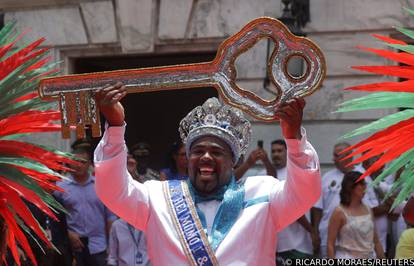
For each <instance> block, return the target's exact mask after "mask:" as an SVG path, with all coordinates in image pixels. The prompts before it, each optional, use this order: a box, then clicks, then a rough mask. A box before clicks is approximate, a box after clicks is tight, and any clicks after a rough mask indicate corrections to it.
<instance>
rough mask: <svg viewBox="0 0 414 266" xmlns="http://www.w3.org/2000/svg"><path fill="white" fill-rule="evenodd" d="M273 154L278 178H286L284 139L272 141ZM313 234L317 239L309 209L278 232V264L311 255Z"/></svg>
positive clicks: (282, 179) (285, 147)
mask: <svg viewBox="0 0 414 266" xmlns="http://www.w3.org/2000/svg"><path fill="white" fill-rule="evenodd" d="M271 156H272V162H273V166H274V167H275V169H276V172H277V174H276V176H277V179H279V180H281V181H284V180H286V178H287V169H286V161H287V146H286V142H285V141H284V140H282V139H278V140H274V141H272V143H271ZM312 236H313V237H314V239H315V240H316V231H315V230H314V229H313V227H312V225H311V223H310V213H309V211H308V212H306V214H305V215H303V216H302V217H300V218H299V219H298V220H297V221H296V222H294V223H292V224H290V225H288V226H287V227H286V228H285V229H283V230H282V231H280V232H278V233H277V238H278V243H277V257H276V259H277V264H278V265H279V264H280V265H284V261H285V260H286V259H294V258H309V257H311V256H312V254H313V248H312Z"/></svg>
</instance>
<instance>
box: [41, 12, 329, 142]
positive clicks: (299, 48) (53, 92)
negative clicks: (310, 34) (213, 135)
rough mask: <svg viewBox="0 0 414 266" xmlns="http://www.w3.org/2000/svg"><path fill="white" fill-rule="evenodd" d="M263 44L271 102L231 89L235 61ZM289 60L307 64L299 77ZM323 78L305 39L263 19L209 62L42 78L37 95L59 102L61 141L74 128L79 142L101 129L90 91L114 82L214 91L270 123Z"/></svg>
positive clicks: (319, 57)
mask: <svg viewBox="0 0 414 266" xmlns="http://www.w3.org/2000/svg"><path fill="white" fill-rule="evenodd" d="M263 38H270V39H272V40H273V41H274V42H275V47H274V50H273V52H272V55H271V57H270V60H269V61H268V62H267V71H268V73H269V76H270V79H271V82H272V83H274V85H275V87H276V90H277V91H276V92H275V93H276V98H275V99H274V100H272V101H266V100H263V99H261V98H260V97H258V96H257V95H255V94H253V93H251V92H249V91H247V90H244V89H242V88H240V87H239V86H238V85H237V84H236V76H237V72H236V67H235V66H234V62H235V61H236V58H237V57H238V56H239V55H240V54H242V53H244V52H245V51H246V50H248V49H249V48H251V47H252V46H253V45H255V44H256V43H257V42H258V41H259V40H261V39H263ZM294 56H299V57H301V58H303V60H305V62H306V70H305V73H304V74H303V75H302V76H300V77H295V76H292V75H291V74H290V73H289V72H288V67H287V65H288V61H289V60H290V58H292V57H294ZM325 74H326V66H325V59H324V56H323V54H322V52H321V51H320V49H319V48H318V46H316V45H315V44H314V43H313V42H312V41H310V40H309V39H306V38H303V37H297V36H294V35H293V34H291V33H290V32H289V30H288V29H287V28H286V26H285V25H283V24H282V23H281V22H279V21H278V20H276V19H272V18H267V17H263V18H258V19H255V20H253V21H251V22H250V23H249V24H247V25H246V26H245V27H244V28H243V29H242V30H241V31H240V32H238V33H237V34H235V35H233V36H232V37H230V38H228V39H226V40H225V41H224V42H223V43H222V44H221V45H220V47H219V49H218V51H217V55H216V57H215V59H214V60H213V61H211V62H206V63H198V64H187V65H176V66H167V67H153V68H142V69H128V70H116V71H107V72H97V73H90V74H80V75H67V76H61V77H54V78H47V79H43V80H41V82H40V86H39V93H40V96H41V97H42V98H44V99H49V100H55V99H59V101H60V108H61V111H62V135H63V137H64V138H69V137H70V126H76V131H77V136H78V137H79V138H80V137H83V136H84V135H85V128H84V127H85V126H86V125H91V128H92V135H93V136H94V137H97V136H100V124H99V111H98V106H97V104H96V101H95V98H94V91H96V90H98V89H101V88H103V87H105V86H108V85H109V84H114V83H116V82H118V81H120V82H122V83H123V84H124V85H125V86H126V87H127V92H128V93H137V92H151V91H161V90H175V89H183V88H200V87H215V88H216V89H217V90H218V92H219V93H220V95H221V97H222V99H223V100H224V101H225V102H227V103H228V104H230V105H233V106H235V107H237V108H239V109H242V110H243V111H246V112H247V113H249V114H250V115H252V116H253V117H255V118H257V119H260V120H265V121H271V120H274V110H275V108H276V107H277V105H279V104H280V103H283V102H285V101H287V100H288V99H291V98H293V97H303V96H306V95H309V94H311V93H312V92H314V91H315V90H316V89H317V88H318V87H319V86H320V85H321V83H322V80H323V79H324V77H325Z"/></svg>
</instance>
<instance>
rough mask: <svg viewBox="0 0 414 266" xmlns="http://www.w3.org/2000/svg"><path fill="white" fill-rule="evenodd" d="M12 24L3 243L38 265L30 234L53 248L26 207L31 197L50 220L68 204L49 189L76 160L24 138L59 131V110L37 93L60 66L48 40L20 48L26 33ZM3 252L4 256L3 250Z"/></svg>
mask: <svg viewBox="0 0 414 266" xmlns="http://www.w3.org/2000/svg"><path fill="white" fill-rule="evenodd" d="M14 24H15V23H9V24H7V25H5V26H4V27H3V29H1V31H0V96H1V97H0V224H1V225H2V230H1V232H2V234H3V237H2V238H1V239H2V242H3V243H0V245H2V246H3V247H4V246H6V245H7V246H8V247H9V249H10V251H11V254H12V256H13V257H14V259H15V261H16V262H17V264H18V265H20V261H19V255H18V251H17V246H19V247H20V248H21V249H22V250H23V251H24V252H25V253H26V254H27V256H28V258H29V259H30V260H31V261H32V262H33V263H34V264H35V265H36V260H35V258H34V255H33V252H32V250H31V248H30V246H29V242H28V240H27V238H26V235H28V236H30V237H34V236H36V238H38V239H40V240H41V242H43V243H44V244H46V245H47V246H49V247H52V244H51V242H50V241H49V240H48V239H47V237H46V234H45V232H44V230H43V229H42V228H41V226H40V225H39V223H38V222H37V220H36V219H35V217H34V216H33V215H32V213H31V212H30V210H29V208H28V207H27V206H26V204H25V202H24V201H23V199H24V200H26V201H28V202H31V203H32V204H34V205H35V206H36V207H38V208H39V209H41V210H42V211H43V212H44V213H45V214H47V215H49V216H50V217H51V218H53V219H56V216H55V214H54V212H56V211H58V210H59V211H63V207H62V206H61V205H60V204H59V203H58V202H57V201H56V200H55V199H54V198H53V197H52V196H51V195H50V194H49V193H48V192H47V191H53V190H59V189H60V188H58V187H57V186H56V185H55V182H56V181H58V180H60V179H61V178H62V176H61V175H60V174H59V173H58V172H57V171H60V170H63V171H68V170H70V169H69V168H67V167H66V166H65V164H66V165H67V164H74V163H76V162H75V161H74V160H73V157H72V156H71V155H70V154H67V153H63V152H59V151H57V150H55V149H52V148H49V147H46V146H41V145H37V144H34V143H30V142H27V141H24V139H22V138H21V136H22V135H27V134H31V133H39V132H55V131H57V132H58V131H60V125H59V124H58V123H57V124H55V123H53V121H54V120H59V119H60V112H59V111H56V110H54V108H53V106H51V105H50V103H47V102H44V101H41V100H40V99H39V97H38V94H37V92H36V88H37V85H38V82H39V79H40V78H42V77H47V76H51V75H54V74H56V73H57V72H59V70H57V69H56V67H55V65H54V64H50V63H49V61H50V57H47V50H48V49H47V48H39V46H40V45H41V44H42V43H43V42H44V39H39V40H37V41H35V42H33V43H30V44H25V45H22V46H21V47H16V46H17V44H18V43H22V42H23V40H22V39H23V37H24V36H23V34H19V33H17V32H16V31H15V30H14ZM2 251H3V252H1V251H0V253H1V259H2V260H4V259H5V254H4V253H5V252H4V248H3V250H2Z"/></svg>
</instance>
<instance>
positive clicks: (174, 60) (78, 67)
mask: <svg viewBox="0 0 414 266" xmlns="http://www.w3.org/2000/svg"><path fill="white" fill-rule="evenodd" d="M214 56H215V53H194V54H188V53H186V54H167V55H144V56H131V55H129V56H109V57H83V58H75V59H73V61H72V63H73V65H72V66H73V73H88V72H96V71H105V70H116V69H127V68H141V67H153V66H164V65H175V64H185V63H197V62H207V61H211V60H213V58H214ZM217 95H218V93H217V91H216V90H215V89H214V88H198V89H186V90H176V91H166V92H165V91H164V92H154V93H141V94H129V95H127V96H126V97H125V98H124V99H123V101H122V104H123V105H124V107H125V109H126V122H127V124H128V125H127V129H126V141H127V145H128V146H131V145H133V144H134V143H136V142H138V141H146V142H148V143H149V144H150V145H151V149H152V152H151V162H152V163H151V166H152V167H153V168H155V169H159V168H160V167H163V166H164V162H165V156H166V153H167V152H168V150H169V148H170V146H171V144H172V143H173V142H174V141H176V140H177V139H178V138H179V134H178V124H179V122H180V120H181V118H183V117H184V116H185V115H186V114H187V113H188V112H189V111H190V110H191V109H192V108H194V107H195V106H197V105H200V104H202V103H203V102H204V101H205V100H206V99H208V98H209V97H214V96H215V97H217ZM102 121H103V118H102Z"/></svg>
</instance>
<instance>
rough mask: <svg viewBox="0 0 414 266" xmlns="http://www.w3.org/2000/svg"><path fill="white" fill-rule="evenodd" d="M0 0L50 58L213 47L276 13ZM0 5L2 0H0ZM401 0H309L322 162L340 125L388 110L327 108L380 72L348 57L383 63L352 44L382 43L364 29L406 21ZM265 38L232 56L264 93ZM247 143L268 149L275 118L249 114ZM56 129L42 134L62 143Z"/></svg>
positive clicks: (314, 114)
mask: <svg viewBox="0 0 414 266" xmlns="http://www.w3.org/2000/svg"><path fill="white" fill-rule="evenodd" d="M27 2H32V1H21V0H19V1H3V5H2V4H1V3H2V1H0V7H2V8H3V9H4V11H5V19H6V21H9V20H13V19H16V20H17V24H18V27H19V28H21V29H24V28H27V27H30V28H31V29H32V31H31V33H30V36H31V37H33V38H38V37H42V36H46V37H47V39H48V45H52V46H53V47H54V49H53V52H54V57H55V58H56V60H58V59H63V60H65V62H66V64H65V69H66V72H68V73H70V71H71V68H70V64H69V63H68V62H69V61H68V60H67V59H69V58H71V57H74V56H88V55H111V54H128V53H140V54H141V53H142V54H146V53H151V54H157V53H160V52H177V51H187V50H191V51H205V50H209V51H213V50H215V49H216V48H217V44H218V43H219V42H221V41H222V40H223V39H224V38H225V37H227V36H229V35H231V34H233V33H235V32H236V31H238V30H239V29H240V28H241V27H242V26H243V25H244V24H246V23H247V22H248V21H250V20H251V19H253V18H256V17H259V16H263V15H266V16H273V17H278V16H280V14H281V9H282V7H281V3H280V0H255V1H253V0H221V1H220V0H114V1H108V0H93V1H92V0H89V1H87V0H84V1H82V0H66V1H63V0H54V1H53V0H42V1H37V4H34V3H27ZM1 5H2V6H1ZM413 5H414V3H413V2H412V1H408V0H407V1H402V0H399V1H397V0H393V1H389V0H365V1H357V0H335V1H332V0H312V1H311V22H310V23H308V24H307V26H306V27H305V28H304V31H305V32H307V33H308V37H309V38H311V39H312V40H314V41H315V42H316V43H318V44H319V46H320V47H321V48H322V50H323V52H324V53H325V56H326V59H327V64H328V76H327V79H326V81H325V82H324V84H323V86H322V88H321V89H320V90H319V91H318V92H316V93H315V94H314V95H312V96H310V97H308V98H307V106H306V110H305V122H304V124H305V126H306V128H307V129H308V130H307V131H308V135H309V139H310V140H311V141H312V143H313V144H314V146H315V148H316V149H317V150H318V152H319V155H320V160H321V163H322V165H323V167H325V168H326V167H330V166H331V157H332V156H331V149H332V146H333V144H334V143H335V142H336V141H337V138H338V137H339V136H341V135H342V134H343V133H344V132H347V131H349V130H350V129H352V128H355V127H357V126H359V125H362V124H364V123H366V122H368V121H371V120H372V119H375V118H377V117H380V116H383V115H384V114H386V113H390V112H392V110H389V111H379V112H355V113H352V114H340V113H332V112H333V111H334V110H335V109H336V105H337V104H338V103H340V102H342V101H343V100H344V99H348V98H351V97H353V96H354V95H356V93H352V94H351V93H345V92H343V91H342V90H341V89H342V88H344V87H347V86H351V85H356V84H361V83H367V82H372V81H379V80H384V79H385V78H382V77H381V78H379V77H375V76H372V75H367V74H364V73H361V72H357V71H354V70H352V69H350V66H352V65H361V64H384V63H388V62H386V61H385V60H383V59H379V58H376V57H374V56H371V55H369V54H366V53H363V52H361V51H359V50H357V49H356V46H357V45H365V46H373V47H382V46H381V44H380V43H379V42H378V41H376V40H375V39H374V38H373V37H371V36H370V35H369V34H370V33H380V34H385V35H389V34H390V33H392V32H393V26H410V25H413V23H414V20H413V18H411V17H409V16H408V15H407V14H406V13H404V12H403V11H402V7H413ZM265 50H266V45H265V42H261V43H259V44H258V45H257V47H255V48H254V50H252V51H251V52H249V53H248V54H246V57H245V58H241V59H239V60H238V61H237V63H238V74H239V75H238V79H239V80H240V83H241V85H242V86H245V87H248V88H250V90H252V91H255V92H256V93H259V94H260V95H262V97H264V98H269V97H270V96H271V94H269V93H267V92H265V91H263V90H262V89H261V86H262V84H263V78H264V76H265V58H266V55H265ZM253 125H254V135H253V142H252V148H254V146H255V145H256V141H257V140H258V139H263V140H264V141H265V147H266V148H267V149H268V148H269V147H268V146H269V143H270V141H271V140H273V139H275V138H276V137H279V136H280V129H278V127H277V126H275V125H271V124H266V123H262V122H257V121H253ZM58 139H59V137H50V141H51V142H54V143H57V145H58V146H59V145H60V146H62V147H67V144H65V142H62V141H60V140H58Z"/></svg>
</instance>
